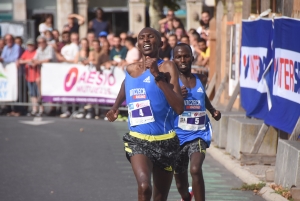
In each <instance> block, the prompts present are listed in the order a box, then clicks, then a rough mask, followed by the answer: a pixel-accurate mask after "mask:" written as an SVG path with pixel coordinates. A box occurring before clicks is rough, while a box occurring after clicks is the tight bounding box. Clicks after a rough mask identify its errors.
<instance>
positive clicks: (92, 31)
mask: <svg viewBox="0 0 300 201" xmlns="http://www.w3.org/2000/svg"><path fill="white" fill-rule="evenodd" d="M89 33H92V34H95V31H94V29H89V30H88V32H87V34H89Z"/></svg>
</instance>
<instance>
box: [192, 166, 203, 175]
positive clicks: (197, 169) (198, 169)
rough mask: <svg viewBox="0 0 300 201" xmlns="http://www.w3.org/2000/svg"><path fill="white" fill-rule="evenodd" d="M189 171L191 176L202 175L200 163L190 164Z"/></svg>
mask: <svg viewBox="0 0 300 201" xmlns="http://www.w3.org/2000/svg"><path fill="white" fill-rule="evenodd" d="M190 173H191V175H192V177H193V176H199V175H202V166H200V165H191V167H190Z"/></svg>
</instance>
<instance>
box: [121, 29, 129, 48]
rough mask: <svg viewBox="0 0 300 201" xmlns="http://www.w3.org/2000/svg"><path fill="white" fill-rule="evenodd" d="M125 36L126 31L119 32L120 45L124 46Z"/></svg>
mask: <svg viewBox="0 0 300 201" xmlns="http://www.w3.org/2000/svg"><path fill="white" fill-rule="evenodd" d="M127 37H128V36H127V33H126V32H122V33H120V38H121V45H122V46H125V40H126V38H127Z"/></svg>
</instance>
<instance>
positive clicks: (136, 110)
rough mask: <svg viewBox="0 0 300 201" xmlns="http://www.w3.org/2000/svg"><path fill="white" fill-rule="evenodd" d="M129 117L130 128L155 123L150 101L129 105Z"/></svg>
mask: <svg viewBox="0 0 300 201" xmlns="http://www.w3.org/2000/svg"><path fill="white" fill-rule="evenodd" d="M128 116H129V122H130V126H137V125H142V124H147V123H150V122H154V121H155V119H154V116H153V113H152V109H151V106H150V101H149V100H145V101H139V102H134V103H129V105H128Z"/></svg>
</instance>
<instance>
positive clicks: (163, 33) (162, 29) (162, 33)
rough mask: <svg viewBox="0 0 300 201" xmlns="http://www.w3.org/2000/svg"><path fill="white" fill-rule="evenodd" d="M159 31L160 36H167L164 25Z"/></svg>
mask: <svg viewBox="0 0 300 201" xmlns="http://www.w3.org/2000/svg"><path fill="white" fill-rule="evenodd" d="M159 30H160V34H161V35H165V34H166V33H167V29H166V27H165V25H164V24H161V25H160V29H159Z"/></svg>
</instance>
